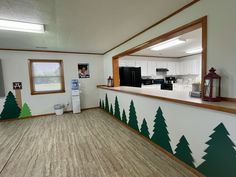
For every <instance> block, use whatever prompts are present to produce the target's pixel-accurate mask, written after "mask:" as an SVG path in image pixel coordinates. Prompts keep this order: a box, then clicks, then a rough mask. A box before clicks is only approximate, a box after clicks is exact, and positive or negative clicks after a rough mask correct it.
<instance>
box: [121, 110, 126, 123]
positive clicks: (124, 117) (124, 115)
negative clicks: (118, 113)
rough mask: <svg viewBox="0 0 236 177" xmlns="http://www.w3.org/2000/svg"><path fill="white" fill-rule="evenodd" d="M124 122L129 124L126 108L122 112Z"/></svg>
mask: <svg viewBox="0 0 236 177" xmlns="http://www.w3.org/2000/svg"><path fill="white" fill-rule="evenodd" d="M122 122H124V123H126V124H127V117H126V113H125V110H124V109H123V112H122Z"/></svg>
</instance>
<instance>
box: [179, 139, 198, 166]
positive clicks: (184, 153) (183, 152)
mask: <svg viewBox="0 0 236 177" xmlns="http://www.w3.org/2000/svg"><path fill="white" fill-rule="evenodd" d="M175 157H177V158H178V159H179V160H181V161H183V162H185V163H186V164H188V165H190V166H191V167H193V168H195V165H194V159H193V157H192V151H191V150H190V148H189V143H188V141H187V139H186V138H185V136H182V137H181V138H180V140H179V143H178V144H177V148H176V149H175Z"/></svg>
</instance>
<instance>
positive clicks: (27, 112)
mask: <svg viewBox="0 0 236 177" xmlns="http://www.w3.org/2000/svg"><path fill="white" fill-rule="evenodd" d="M30 116H32V114H31V110H30V108H29V106H28V105H27V104H26V103H24V105H23V107H22V109H21V112H20V117H19V118H23V117H30Z"/></svg>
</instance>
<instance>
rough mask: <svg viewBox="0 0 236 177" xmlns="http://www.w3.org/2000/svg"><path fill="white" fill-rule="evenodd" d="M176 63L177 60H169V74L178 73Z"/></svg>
mask: <svg viewBox="0 0 236 177" xmlns="http://www.w3.org/2000/svg"><path fill="white" fill-rule="evenodd" d="M175 63H176V62H173V61H169V62H167V69H168V70H169V71H168V72H167V75H176V68H175V67H176V66H175Z"/></svg>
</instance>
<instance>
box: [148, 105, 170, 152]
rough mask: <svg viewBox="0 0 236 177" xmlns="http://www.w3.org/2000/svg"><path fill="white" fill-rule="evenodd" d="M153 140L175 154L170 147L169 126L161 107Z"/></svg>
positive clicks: (155, 121)
mask: <svg viewBox="0 0 236 177" xmlns="http://www.w3.org/2000/svg"><path fill="white" fill-rule="evenodd" d="M151 140H152V141H153V142H154V143H156V144H158V145H159V146H161V147H162V148H164V149H165V150H167V151H168V152H169V153H171V154H173V151H172V148H171V145H170V138H169V133H168V131H167V125H166V123H165V118H164V117H163V113H162V110H161V108H160V107H159V108H158V110H157V113H156V119H155V120H154V130H153V135H152V138H151Z"/></svg>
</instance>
